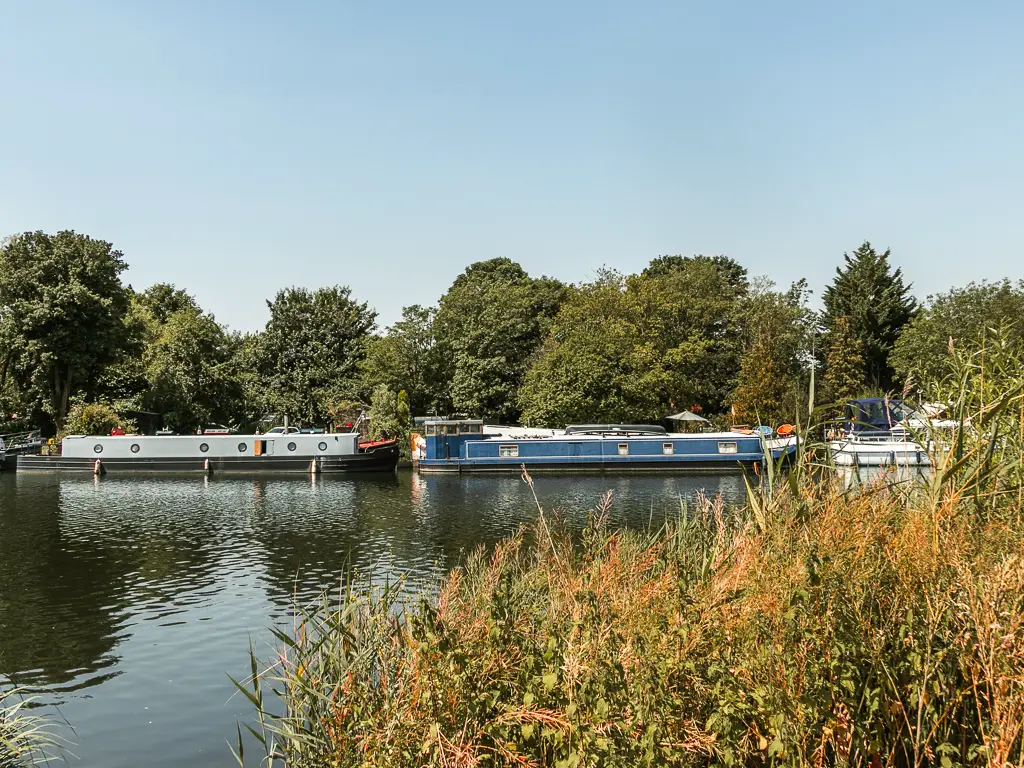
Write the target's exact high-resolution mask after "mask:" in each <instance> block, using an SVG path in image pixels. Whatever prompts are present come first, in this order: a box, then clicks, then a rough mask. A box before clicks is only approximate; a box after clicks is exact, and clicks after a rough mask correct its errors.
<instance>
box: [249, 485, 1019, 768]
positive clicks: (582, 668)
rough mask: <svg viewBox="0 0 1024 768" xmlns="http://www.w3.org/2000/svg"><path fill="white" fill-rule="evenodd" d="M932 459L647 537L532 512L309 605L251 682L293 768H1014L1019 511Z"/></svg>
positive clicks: (801, 489)
mask: <svg viewBox="0 0 1024 768" xmlns="http://www.w3.org/2000/svg"><path fill="white" fill-rule="evenodd" d="M961 469H962V467H961ZM945 470H949V471H950V472H959V471H960V469H958V468H956V467H955V466H953V465H949V466H947V467H945V468H943V467H940V468H939V470H938V471H937V473H936V475H935V476H934V477H933V478H932V479H931V481H930V482H929V483H927V484H921V485H917V486H912V487H908V486H906V485H902V484H899V485H895V484H888V483H885V482H882V483H879V484H876V485H874V486H872V487H871V488H869V489H866V490H862V491H861V492H858V493H856V494H849V493H847V492H845V491H844V490H843V489H842V488H841V487H840V484H839V483H833V482H831V481H830V482H824V483H820V482H819V483H810V482H797V483H793V484H787V485H785V486H783V487H780V488H778V489H774V490H769V491H766V492H765V493H758V494H753V493H752V494H751V496H750V498H749V504H748V505H747V506H746V507H745V508H744V509H742V510H740V511H738V512H737V513H735V514H729V513H727V512H726V510H725V509H724V507H723V505H722V503H721V502H720V501H714V500H710V499H706V498H705V499H703V500H701V501H700V502H699V503H698V504H697V505H696V506H695V508H691V509H688V510H682V511H681V512H680V514H679V515H678V516H677V519H676V520H675V521H674V522H672V523H670V524H667V525H664V526H663V527H661V528H660V529H658V530H654V531H648V532H639V531H629V530H621V529H619V530H616V529H613V528H612V527H610V526H609V525H608V524H607V511H608V510H607V507H601V508H598V509H596V510H595V511H594V512H593V514H592V516H591V522H590V525H589V526H588V527H587V528H586V529H585V530H584V531H583V533H582V535H581V536H580V537H573V536H570V535H569V534H568V533H567V531H566V530H565V529H564V528H563V526H562V525H561V523H560V522H559V521H558V518H557V516H556V515H553V514H551V513H548V512H545V511H543V510H541V511H540V514H539V516H538V521H537V523H536V524H535V525H534V526H532V527H529V528H527V529H524V530H523V531H521V532H520V533H519V534H518V535H515V536H512V537H510V538H508V539H506V540H504V541H503V542H501V543H500V544H498V545H497V546H496V547H494V548H493V550H490V551H484V550H478V551H476V552H475V553H474V554H473V555H472V556H470V557H469V558H468V559H467V560H466V561H465V562H464V563H463V565H462V566H461V567H458V568H455V569H453V570H452V571H451V572H450V573H449V574H448V576H447V577H446V578H445V579H444V581H443V583H442V586H441V588H440V590H439V592H438V593H437V594H436V595H435V596H433V597H424V598H423V599H421V600H419V601H412V602H410V601H408V600H401V599H400V598H399V592H398V591H397V590H395V589H387V588H383V589H382V588H375V589H366V590H359V589H350V590H349V591H347V592H346V593H345V595H344V596H343V598H342V599H341V601H340V603H338V602H333V603H332V602H331V601H325V602H324V603H323V604H321V605H320V606H319V607H318V608H316V609H314V610H312V611H305V612H301V613H300V614H299V615H298V616H297V620H296V625H295V631H294V632H293V633H291V634H289V635H287V636H285V635H281V636H280V639H281V640H282V641H284V644H283V646H282V656H281V660H280V661H278V662H275V663H274V664H272V665H271V666H270V667H269V668H266V669H264V672H263V676H262V681H261V682H257V683H253V681H251V680H250V681H249V686H243V688H245V689H246V690H247V691H248V694H249V695H250V696H252V698H253V700H254V701H257V702H259V701H262V700H263V698H262V697H263V696H264V695H265V690H264V689H265V688H266V687H267V686H273V687H276V688H277V690H279V691H280V692H281V693H282V694H283V696H284V700H285V702H286V703H287V706H288V714H287V716H286V717H285V718H283V719H280V718H276V717H273V716H272V715H270V714H269V713H265V712H262V713H261V723H262V733H263V735H264V738H265V740H266V743H267V745H268V746H269V745H270V744H271V743H273V744H274V745H275V746H274V747H273V749H274V750H276V751H277V752H278V753H279V754H280V755H281V756H282V757H284V758H286V760H287V764H288V765H342V766H348V765H371V766H393V765H436V766H442V765H458V766H470V765H499V766H514V765H515V766H527V765H535V766H548V765H551V766H584V765H587V766H596V765H612V766H620V765H621V766H635V765H694V764H711V763H722V762H724V763H726V764H733V763H751V764H752V763H759V762H762V761H764V760H776V761H779V762H783V763H786V764H794V765H795V764H808V763H810V764H819V765H820V764H835V763H837V762H842V763H849V764H852V765H878V764H882V765H924V764H942V765H944V766H945V765H956V764H962V765H1004V764H1007V763H1013V764H1016V763H1017V761H1019V760H1020V759H1021V756H1022V751H1021V750H1022V747H1021V736H1022V734H1021V729H1022V727H1024V525H1022V516H1021V511H1022V509H1021V503H1020V498H1019V495H1018V496H1016V497H1011V496H1010V495H1008V494H1007V495H1000V496H999V497H998V499H996V500H994V501H993V500H992V499H989V500H986V501H985V502H984V503H983V504H982V505H981V506H979V505H978V503H977V502H978V499H977V498H976V497H975V496H974V495H972V494H971V493H970V490H971V488H974V486H971V485H969V484H968V483H966V482H965V480H967V479H968V478H965V477H964V476H960V475H956V476H955V477H954V476H953V475H950V474H944V472H945ZM957 478H959V480H958V479H957ZM993 487H994V486H993ZM396 615H398V616H399V617H400V618H399V619H398V620H396V619H395V616H396ZM254 663H255V662H254ZM272 681H273V682H272ZM257 730H260V729H257Z"/></svg>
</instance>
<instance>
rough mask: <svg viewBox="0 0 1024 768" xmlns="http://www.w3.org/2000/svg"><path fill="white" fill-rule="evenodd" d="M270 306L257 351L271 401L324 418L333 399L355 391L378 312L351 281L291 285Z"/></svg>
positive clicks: (303, 417) (309, 417)
mask: <svg viewBox="0 0 1024 768" xmlns="http://www.w3.org/2000/svg"><path fill="white" fill-rule="evenodd" d="M267 306H268V307H269V308H270V320H269V321H268V322H267V327H266V329H265V330H264V332H263V334H262V335H261V336H260V342H259V356H260V360H261V375H262V377H263V378H262V382H261V384H262V386H263V387H264V390H265V392H266V393H267V402H268V405H270V406H271V407H272V408H273V409H274V410H276V411H277V412H278V413H281V414H287V415H288V416H289V417H291V418H293V419H298V420H300V421H304V422H307V423H311V424H312V423H319V422H322V421H324V420H326V419H327V418H328V414H329V413H330V409H331V403H332V402H333V401H336V400H339V399H343V398H345V397H351V396H354V395H356V394H357V392H356V390H358V388H359V374H360V368H361V365H362V362H363V359H364V358H365V357H366V347H367V343H368V340H369V334H370V332H371V331H372V330H373V328H374V321H375V319H376V316H377V313H376V312H374V311H373V310H372V309H370V308H369V307H368V306H367V305H366V303H365V302H358V301H356V300H354V299H353V298H352V291H351V289H350V288H348V287H347V286H335V287H332V288H320V289H318V290H315V291H309V290H306V289H305V288H288V289H286V290H283V291H279V292H278V294H277V296H276V297H275V298H274V300H273V301H271V302H267Z"/></svg>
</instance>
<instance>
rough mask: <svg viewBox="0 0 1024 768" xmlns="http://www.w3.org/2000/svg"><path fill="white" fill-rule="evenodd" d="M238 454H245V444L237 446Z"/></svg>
mask: <svg viewBox="0 0 1024 768" xmlns="http://www.w3.org/2000/svg"><path fill="white" fill-rule="evenodd" d="M238 452H239V453H245V443H239V444H238Z"/></svg>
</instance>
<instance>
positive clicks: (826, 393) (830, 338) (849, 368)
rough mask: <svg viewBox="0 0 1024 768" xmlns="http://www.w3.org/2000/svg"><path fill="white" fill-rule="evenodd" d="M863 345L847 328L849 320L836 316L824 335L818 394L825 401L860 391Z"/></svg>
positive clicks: (862, 386) (843, 399)
mask: <svg viewBox="0 0 1024 768" xmlns="http://www.w3.org/2000/svg"><path fill="white" fill-rule="evenodd" d="M864 388H865V382H864V354H863V344H862V342H861V340H860V339H858V338H857V337H856V336H855V335H854V334H853V330H852V329H851V327H850V321H849V319H847V318H845V317H837V318H835V321H834V322H833V324H832V330H831V331H829V333H828V335H827V336H826V337H825V376H824V378H823V379H822V382H821V396H822V399H823V400H824V401H825V402H827V403H841V402H843V401H845V400H849V399H851V398H854V397H857V396H858V395H861V394H863V391H864Z"/></svg>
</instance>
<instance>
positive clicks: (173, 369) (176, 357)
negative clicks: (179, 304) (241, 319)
mask: <svg viewBox="0 0 1024 768" xmlns="http://www.w3.org/2000/svg"><path fill="white" fill-rule="evenodd" d="M232 355H233V346H232V343H231V339H230V337H229V335H228V334H227V333H226V332H225V330H224V328H222V327H221V326H220V324H219V323H217V321H216V320H215V319H214V317H213V316H212V315H208V314H206V313H204V312H202V311H200V310H197V309H183V310H180V311H176V312H173V313H172V314H170V315H168V316H167V322H165V323H163V324H162V325H161V326H160V330H159V333H158V335H157V337H156V339H155V340H154V341H153V343H152V344H150V345H149V347H148V349H147V350H146V356H145V357H146V378H147V380H148V384H149V388H148V391H147V392H146V395H145V398H144V401H143V402H144V406H145V407H146V409H147V410H151V411H154V412H157V413H160V414H162V415H163V418H164V423H165V425H166V426H167V427H169V428H171V429H176V430H178V431H180V432H186V431H191V430H192V429H193V428H195V427H197V426H200V425H202V424H207V423H211V422H213V423H224V422H227V421H232V420H233V419H234V417H235V416H236V413H237V404H238V403H239V402H240V400H241V398H242V391H241V386H240V382H239V381H238V380H237V378H236V377H235V376H234V375H233V374H234V370H233V369H232V367H231V360H232Z"/></svg>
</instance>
